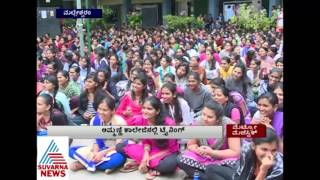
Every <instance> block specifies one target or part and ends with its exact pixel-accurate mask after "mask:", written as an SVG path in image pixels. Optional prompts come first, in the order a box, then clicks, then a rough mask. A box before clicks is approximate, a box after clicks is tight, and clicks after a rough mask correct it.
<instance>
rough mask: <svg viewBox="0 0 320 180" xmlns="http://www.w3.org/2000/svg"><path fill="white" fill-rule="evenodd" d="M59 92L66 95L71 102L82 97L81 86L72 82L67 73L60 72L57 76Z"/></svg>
mask: <svg viewBox="0 0 320 180" xmlns="http://www.w3.org/2000/svg"><path fill="white" fill-rule="evenodd" d="M57 78H58V82H59V91H60V92H62V93H64V94H65V95H66V96H67V98H68V99H69V100H70V99H71V98H72V97H74V96H80V86H79V85H78V84H76V82H74V81H70V79H69V73H68V72H67V71H59V72H58V74H57Z"/></svg>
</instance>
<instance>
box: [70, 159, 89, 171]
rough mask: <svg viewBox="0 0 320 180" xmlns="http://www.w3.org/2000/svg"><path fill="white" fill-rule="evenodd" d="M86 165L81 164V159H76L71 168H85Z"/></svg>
mask: <svg viewBox="0 0 320 180" xmlns="http://www.w3.org/2000/svg"><path fill="white" fill-rule="evenodd" d="M85 168H86V167H85V166H84V165H83V164H81V163H80V162H79V161H75V162H73V163H71V164H70V170H72V171H78V170H80V169H85Z"/></svg>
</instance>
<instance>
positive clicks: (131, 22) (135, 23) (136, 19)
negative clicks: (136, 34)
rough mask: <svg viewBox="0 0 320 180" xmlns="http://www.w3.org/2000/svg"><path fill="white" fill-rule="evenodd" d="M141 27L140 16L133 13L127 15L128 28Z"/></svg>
mask: <svg viewBox="0 0 320 180" xmlns="http://www.w3.org/2000/svg"><path fill="white" fill-rule="evenodd" d="M141 25H142V14H141V13H136V12H133V13H132V14H128V26H129V27H130V28H136V27H141Z"/></svg>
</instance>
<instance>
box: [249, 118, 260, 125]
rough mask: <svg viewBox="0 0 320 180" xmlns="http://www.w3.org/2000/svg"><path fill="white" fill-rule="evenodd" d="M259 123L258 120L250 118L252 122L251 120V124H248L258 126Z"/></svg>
mask: <svg viewBox="0 0 320 180" xmlns="http://www.w3.org/2000/svg"><path fill="white" fill-rule="evenodd" d="M260 123H261V122H260V120H258V119H253V118H252V120H251V122H250V124H260Z"/></svg>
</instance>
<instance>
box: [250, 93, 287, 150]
mask: <svg viewBox="0 0 320 180" xmlns="http://www.w3.org/2000/svg"><path fill="white" fill-rule="evenodd" d="M278 104H279V103H278V97H277V95H275V94H274V93H273V92H268V93H266V94H263V95H261V96H260V97H259V98H258V111H257V112H256V113H255V114H254V116H253V118H252V121H251V123H252V124H264V125H266V126H267V127H272V128H274V129H275V132H276V133H277V136H278V137H279V138H280V151H281V152H282V149H281V147H282V139H283V112H281V111H277V108H278Z"/></svg>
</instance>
